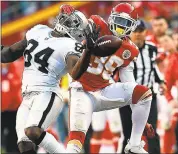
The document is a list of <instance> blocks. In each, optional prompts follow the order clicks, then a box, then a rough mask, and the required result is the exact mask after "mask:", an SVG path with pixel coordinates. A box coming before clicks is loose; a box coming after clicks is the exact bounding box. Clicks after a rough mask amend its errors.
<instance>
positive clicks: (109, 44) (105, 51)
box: [91, 35, 122, 57]
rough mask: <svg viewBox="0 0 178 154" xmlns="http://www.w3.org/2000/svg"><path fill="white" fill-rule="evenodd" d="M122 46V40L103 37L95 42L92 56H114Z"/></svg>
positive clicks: (111, 36) (110, 36)
mask: <svg viewBox="0 0 178 154" xmlns="http://www.w3.org/2000/svg"><path fill="white" fill-rule="evenodd" d="M121 45H122V40H121V39H120V38H118V37H116V36H113V35H105V36H102V37H100V38H98V40H97V41H96V45H95V47H94V49H92V51H91V52H92V54H93V55H95V56H99V57H107V56H110V55H112V54H114V53H115V52H116V51H117V50H118V49H119V48H120V46H121Z"/></svg>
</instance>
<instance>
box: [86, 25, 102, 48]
mask: <svg viewBox="0 0 178 154" xmlns="http://www.w3.org/2000/svg"><path fill="white" fill-rule="evenodd" d="M84 33H85V36H86V48H87V49H89V50H91V49H92V48H94V46H95V42H96V40H97V39H98V36H99V33H100V27H99V26H98V27H96V25H95V24H92V25H91V24H89V26H88V28H87V29H85V30H84Z"/></svg>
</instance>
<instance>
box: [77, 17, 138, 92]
mask: <svg viewBox="0 0 178 154" xmlns="http://www.w3.org/2000/svg"><path fill="white" fill-rule="evenodd" d="M91 19H92V20H93V21H94V22H95V24H96V25H97V26H100V28H101V33H100V34H101V35H102V36H103V35H112V34H111V32H110V30H109V28H108V25H107V23H106V22H105V21H104V20H103V19H102V18H101V17H100V16H97V15H93V16H91ZM138 53H139V51H138V49H137V47H136V46H135V45H134V44H133V43H132V42H131V41H130V40H129V39H127V38H126V39H124V40H123V42H122V46H121V47H120V48H119V49H118V50H117V51H116V52H115V53H114V54H113V55H111V56H108V57H97V56H91V59H90V64H89V67H88V69H87V71H86V72H85V73H84V74H83V75H82V76H81V78H80V79H79V82H80V83H81V84H82V86H83V88H84V90H86V91H96V90H99V89H102V88H104V87H106V86H108V85H109V84H110V83H109V80H110V78H111V75H112V74H113V72H114V70H115V69H116V68H119V67H126V66H127V65H129V63H130V62H131V61H133V60H134V58H135V57H137V56H138Z"/></svg>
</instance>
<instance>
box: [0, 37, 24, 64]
mask: <svg viewBox="0 0 178 154" xmlns="http://www.w3.org/2000/svg"><path fill="white" fill-rule="evenodd" d="M26 47H27V41H26V39H24V40H22V41H20V42H17V43H15V44H13V45H11V46H10V47H3V49H2V50H1V63H10V62H13V61H15V60H17V59H18V58H20V57H21V56H23V52H24V50H25V48H26Z"/></svg>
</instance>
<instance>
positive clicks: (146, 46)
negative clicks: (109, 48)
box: [120, 20, 166, 154]
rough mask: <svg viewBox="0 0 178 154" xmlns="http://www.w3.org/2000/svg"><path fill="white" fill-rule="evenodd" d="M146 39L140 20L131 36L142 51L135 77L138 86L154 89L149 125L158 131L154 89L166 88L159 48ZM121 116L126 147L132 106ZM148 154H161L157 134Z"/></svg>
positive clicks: (150, 141)
mask: <svg viewBox="0 0 178 154" xmlns="http://www.w3.org/2000/svg"><path fill="white" fill-rule="evenodd" d="M145 37H146V26H145V23H144V22H143V21H142V20H139V21H138V26H137V28H136V30H135V31H134V32H133V33H132V34H131V40H132V42H133V43H135V44H136V45H137V47H138V48H139V51H140V54H139V56H138V58H137V61H136V62H135V63H134V65H135V68H134V76H135V80H136V82H137V83H138V84H141V85H145V86H147V87H149V88H150V89H152V93H153V99H152V104H151V109H150V115H149V119H148V123H150V124H152V126H153V128H154V130H155V131H156V123H157V114H158V111H157V99H156V91H155V90H154V87H155V83H158V84H159V85H160V88H161V89H162V90H165V89H166V86H165V83H164V80H163V79H162V78H161V74H160V72H159V70H158V67H157V65H156V63H155V59H156V56H157V47H156V46H155V45H154V44H153V43H152V42H147V41H145ZM120 114H121V120H122V125H123V133H124V136H125V141H124V145H123V147H125V144H126V142H127V139H129V138H130V134H131V128H132V122H131V109H130V106H126V107H123V108H120ZM129 115H130V116H129ZM148 152H149V153H153V154H160V142H159V136H158V134H157V133H156V135H155V137H154V138H151V139H148Z"/></svg>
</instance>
